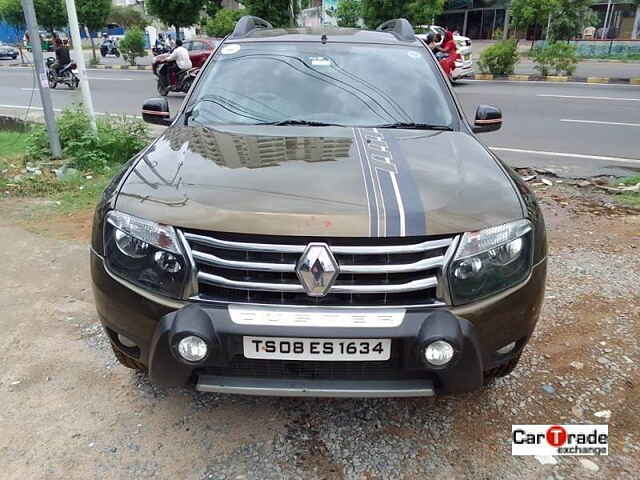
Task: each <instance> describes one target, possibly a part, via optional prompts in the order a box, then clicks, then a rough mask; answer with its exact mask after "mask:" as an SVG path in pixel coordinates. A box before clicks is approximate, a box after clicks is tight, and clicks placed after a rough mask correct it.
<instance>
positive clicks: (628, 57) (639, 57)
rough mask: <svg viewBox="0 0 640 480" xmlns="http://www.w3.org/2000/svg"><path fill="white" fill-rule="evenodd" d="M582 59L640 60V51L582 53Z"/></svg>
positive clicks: (580, 57)
mask: <svg viewBox="0 0 640 480" xmlns="http://www.w3.org/2000/svg"><path fill="white" fill-rule="evenodd" d="M579 59H580V60H620V61H621V62H637V61H639V60H640V53H627V54H626V55H594V56H589V55H580V56H579Z"/></svg>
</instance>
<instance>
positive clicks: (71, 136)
mask: <svg viewBox="0 0 640 480" xmlns="http://www.w3.org/2000/svg"><path fill="white" fill-rule="evenodd" d="M97 127H98V134H97V135H95V134H94V133H93V131H92V130H91V126H90V123H89V117H88V116H87V114H86V113H85V112H84V110H82V108H81V107H80V106H77V105H76V106H73V107H70V108H67V109H65V110H64V112H62V114H61V115H60V117H58V133H59V135H60V143H61V145H62V153H63V155H64V157H65V158H66V159H68V160H69V162H70V163H69V166H71V167H74V168H77V169H80V170H100V169H103V168H104V167H108V166H109V165H115V164H122V163H124V162H126V161H127V160H129V159H130V158H131V157H132V156H134V155H135V154H136V153H137V152H139V151H140V150H141V149H142V148H144V146H145V145H146V143H147V142H148V140H149V139H148V131H147V126H146V125H145V124H144V123H142V122H141V121H140V120H135V119H128V118H126V117H124V116H123V117H116V118H114V117H102V118H98V120H97ZM50 155H51V153H50V150H49V142H48V138H47V131H46V129H45V127H44V126H43V125H38V126H36V127H35V128H34V129H33V131H32V132H31V135H30V136H29V142H28V146H27V157H28V158H29V159H31V160H46V159H48V158H49V157H50Z"/></svg>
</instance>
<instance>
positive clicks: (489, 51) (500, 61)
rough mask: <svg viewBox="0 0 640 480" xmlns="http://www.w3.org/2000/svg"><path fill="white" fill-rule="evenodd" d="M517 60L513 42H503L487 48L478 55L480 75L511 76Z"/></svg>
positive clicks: (515, 45) (515, 47)
mask: <svg viewBox="0 0 640 480" xmlns="http://www.w3.org/2000/svg"><path fill="white" fill-rule="evenodd" d="M519 58H520V57H519V55H518V46H517V44H516V42H515V40H504V41H501V42H497V43H495V44H494V45H491V46H490V47H487V48H486V49H485V50H484V51H483V52H482V53H481V54H480V60H479V62H478V65H479V66H480V71H481V72H482V73H492V74H494V75H511V74H512V73H513V69H514V68H515V65H516V63H518V60H519Z"/></svg>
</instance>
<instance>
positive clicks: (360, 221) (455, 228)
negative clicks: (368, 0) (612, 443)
mask: <svg viewBox="0 0 640 480" xmlns="http://www.w3.org/2000/svg"><path fill="white" fill-rule="evenodd" d="M143 116H144V118H145V120H147V121H149V122H151V123H156V124H161V125H166V126H168V128H167V129H166V131H165V132H164V134H163V135H161V136H160V137H159V138H158V139H157V140H155V141H154V142H153V143H152V144H151V145H149V147H147V148H146V149H144V150H143V151H142V152H140V154H139V155H137V156H136V157H135V158H133V159H131V161H130V162H129V163H128V164H127V165H126V167H125V168H124V169H123V171H122V172H121V173H120V174H119V175H118V176H117V177H116V178H114V180H113V182H112V183H111V184H110V186H109V187H108V188H107V189H106V191H105V193H104V196H103V198H102V201H101V202H100V204H99V206H98V208H97V210H96V214H95V219H94V225H93V239H92V250H91V271H92V276H93V285H94V292H95V299H96V304H97V309H98V313H99V316H100V319H101V321H102V324H103V325H104V328H105V330H106V332H107V333H108V335H109V338H110V339H111V342H112V345H113V349H114V352H115V354H116V356H117V358H118V359H119V360H120V362H121V363H122V364H124V365H125V366H128V367H131V368H138V369H140V370H145V371H148V372H149V375H150V377H151V379H152V381H154V382H157V383H161V384H166V385H192V386H195V388H196V389H198V390H202V391H211V392H231V393H245V394H259V395H288V396H295V395H310V396H349V397H358V396H362V397H383V396H427V395H434V394H446V393H456V392H465V391H470V390H473V389H476V388H479V387H481V386H482V385H483V384H484V383H486V382H487V381H488V380H490V379H491V378H494V377H496V376H502V375H506V374H507V373H509V372H510V371H511V370H512V369H513V368H514V367H515V366H516V364H517V362H518V360H519V358H520V355H521V352H522V350H523V348H524V346H525V345H526V343H527V341H528V340H529V338H530V336H531V334H532V332H533V329H534V327H535V325H536V322H537V320H538V316H539V313H540V307H541V304H542V300H543V295H544V285H545V277H546V237H545V227H544V220H543V218H542V214H541V213H540V210H539V208H538V205H537V203H536V200H535V198H534V197H533V195H532V193H531V192H530V191H529V190H528V188H527V187H526V186H525V184H524V183H523V182H522V181H521V180H520V179H519V178H518V177H517V176H516V175H515V174H514V173H513V172H512V171H511V170H510V169H509V168H508V167H507V166H505V165H504V164H503V163H502V162H501V161H500V160H499V159H498V158H496V156H495V155H494V154H493V153H492V152H491V151H490V150H488V149H487V148H486V147H485V146H484V145H483V144H482V143H480V142H479V141H478V140H477V139H476V137H475V133H479V132H485V131H491V130H496V129H498V128H499V127H500V125H501V121H502V118H501V113H500V111H499V110H498V109H497V108H495V107H491V106H480V107H478V110H477V114H476V118H475V121H474V123H473V124H469V123H468V122H467V120H466V119H465V117H464V115H463V113H462V109H461V108H460V105H459V104H458V102H457V101H456V99H455V97H454V95H453V93H452V90H451V88H450V85H449V83H448V81H447V80H446V79H445V77H444V76H443V74H442V72H441V70H440V69H439V67H438V63H437V61H436V60H435V59H434V57H433V55H432V54H431V52H430V51H429V50H428V49H426V48H425V47H424V45H423V44H422V42H420V41H419V40H417V39H416V37H415V36H414V32H413V29H412V28H411V26H410V25H409V23H408V22H407V21H406V20H392V21H390V22H387V23H385V24H383V25H381V26H380V27H379V28H378V30H377V31H363V30H357V29H342V28H329V27H326V28H325V27H318V28H297V29H273V28H271V25H269V24H268V23H267V22H265V21H264V20H261V19H258V18H255V17H244V18H242V19H241V20H240V21H239V22H238V23H237V25H236V28H235V31H234V32H233V33H232V34H231V35H230V36H229V37H227V38H226V39H225V40H224V41H222V42H221V43H220V45H219V46H218V47H217V49H216V51H215V52H214V54H213V55H212V56H211V57H210V58H209V60H208V61H207V63H206V65H205V66H204V67H203V69H202V71H201V72H200V74H199V77H198V78H197V80H196V82H195V83H194V85H193V88H192V89H191V91H190V92H189V94H188V95H187V97H186V98H185V100H184V103H183V105H182V107H181V108H180V111H179V112H177V114H176V115H175V116H173V117H171V116H170V114H169V109H168V105H167V101H166V99H150V100H148V101H147V102H145V104H144V106H143Z"/></svg>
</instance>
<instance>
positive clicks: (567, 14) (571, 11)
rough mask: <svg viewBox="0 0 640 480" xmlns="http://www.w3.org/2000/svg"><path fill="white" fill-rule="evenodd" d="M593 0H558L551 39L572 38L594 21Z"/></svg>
mask: <svg viewBox="0 0 640 480" xmlns="http://www.w3.org/2000/svg"><path fill="white" fill-rule="evenodd" d="M591 4H592V1H591V0H556V8H555V11H554V12H553V16H552V19H551V24H550V28H549V40H550V41H557V40H571V39H573V38H575V37H576V36H577V35H578V33H580V32H581V31H582V29H583V28H584V27H585V26H586V23H591V22H592V21H593V17H594V13H595V12H593V10H592V9H591V8H590V6H591Z"/></svg>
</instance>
